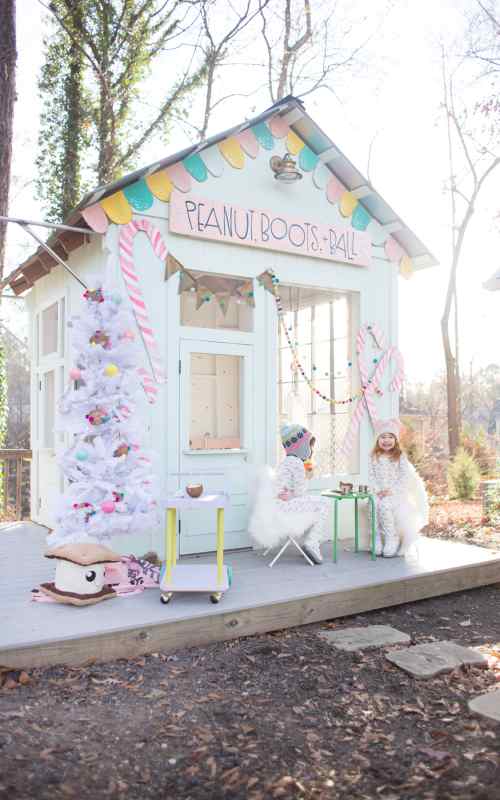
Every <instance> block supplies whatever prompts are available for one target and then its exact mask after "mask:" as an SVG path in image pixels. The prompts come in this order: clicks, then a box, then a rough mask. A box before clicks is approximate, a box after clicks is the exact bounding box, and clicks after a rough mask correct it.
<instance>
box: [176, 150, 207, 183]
mask: <svg viewBox="0 0 500 800" xmlns="http://www.w3.org/2000/svg"><path fill="white" fill-rule="evenodd" d="M182 163H183V164H184V166H185V168H186V169H187V171H188V172H189V174H190V175H191V177H192V178H194V179H195V181H198V183H203V181H206V179H207V178H208V172H207V167H206V165H205V163H204V161H203V159H202V158H201V156H200V155H199V154H198V153H192V154H191V155H190V156H187V157H186V158H185V159H184V161H183V162H182Z"/></svg>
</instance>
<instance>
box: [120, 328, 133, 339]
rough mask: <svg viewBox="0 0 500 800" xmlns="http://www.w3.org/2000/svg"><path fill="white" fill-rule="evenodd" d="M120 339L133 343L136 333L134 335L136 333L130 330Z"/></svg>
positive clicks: (124, 332)
mask: <svg viewBox="0 0 500 800" xmlns="http://www.w3.org/2000/svg"><path fill="white" fill-rule="evenodd" d="M120 339H126V340H127V341H129V342H133V341H134V339H135V333H134V331H130V330H128V331H123V333H122V335H121V336H120Z"/></svg>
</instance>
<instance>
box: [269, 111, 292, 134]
mask: <svg viewBox="0 0 500 800" xmlns="http://www.w3.org/2000/svg"><path fill="white" fill-rule="evenodd" d="M267 124H268V126H269V130H270V131H271V133H272V135H273V136H274V138H275V139H284V138H285V136H287V135H288V132H289V130H290V126H289V124H288V122H285V119H284V117H280V115H279V114H277V115H276V116H275V117H272V119H270V120H269V121H268V123H267Z"/></svg>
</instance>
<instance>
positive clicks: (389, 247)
mask: <svg viewBox="0 0 500 800" xmlns="http://www.w3.org/2000/svg"><path fill="white" fill-rule="evenodd" d="M384 250H385V254H386V256H387V258H388V259H389V261H400V260H401V259H402V258H403V256H404V255H405V251H404V250H403V248H402V247H401V245H400V244H399V242H397V241H396V239H395V238H394V236H389V237H388V239H387V241H386V243H385V245H384Z"/></svg>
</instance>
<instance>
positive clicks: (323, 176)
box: [312, 161, 332, 191]
mask: <svg viewBox="0 0 500 800" xmlns="http://www.w3.org/2000/svg"><path fill="white" fill-rule="evenodd" d="M331 177H332V173H331V172H330V170H329V169H328V167H327V166H326V164H323V162H322V161H318V163H317V164H316V166H315V168H314V172H313V176H312V179H313V183H314V185H315V187H316V189H321V190H322V191H324V190H325V189H326V187H327V186H328V181H329V180H330V178H331Z"/></svg>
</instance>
